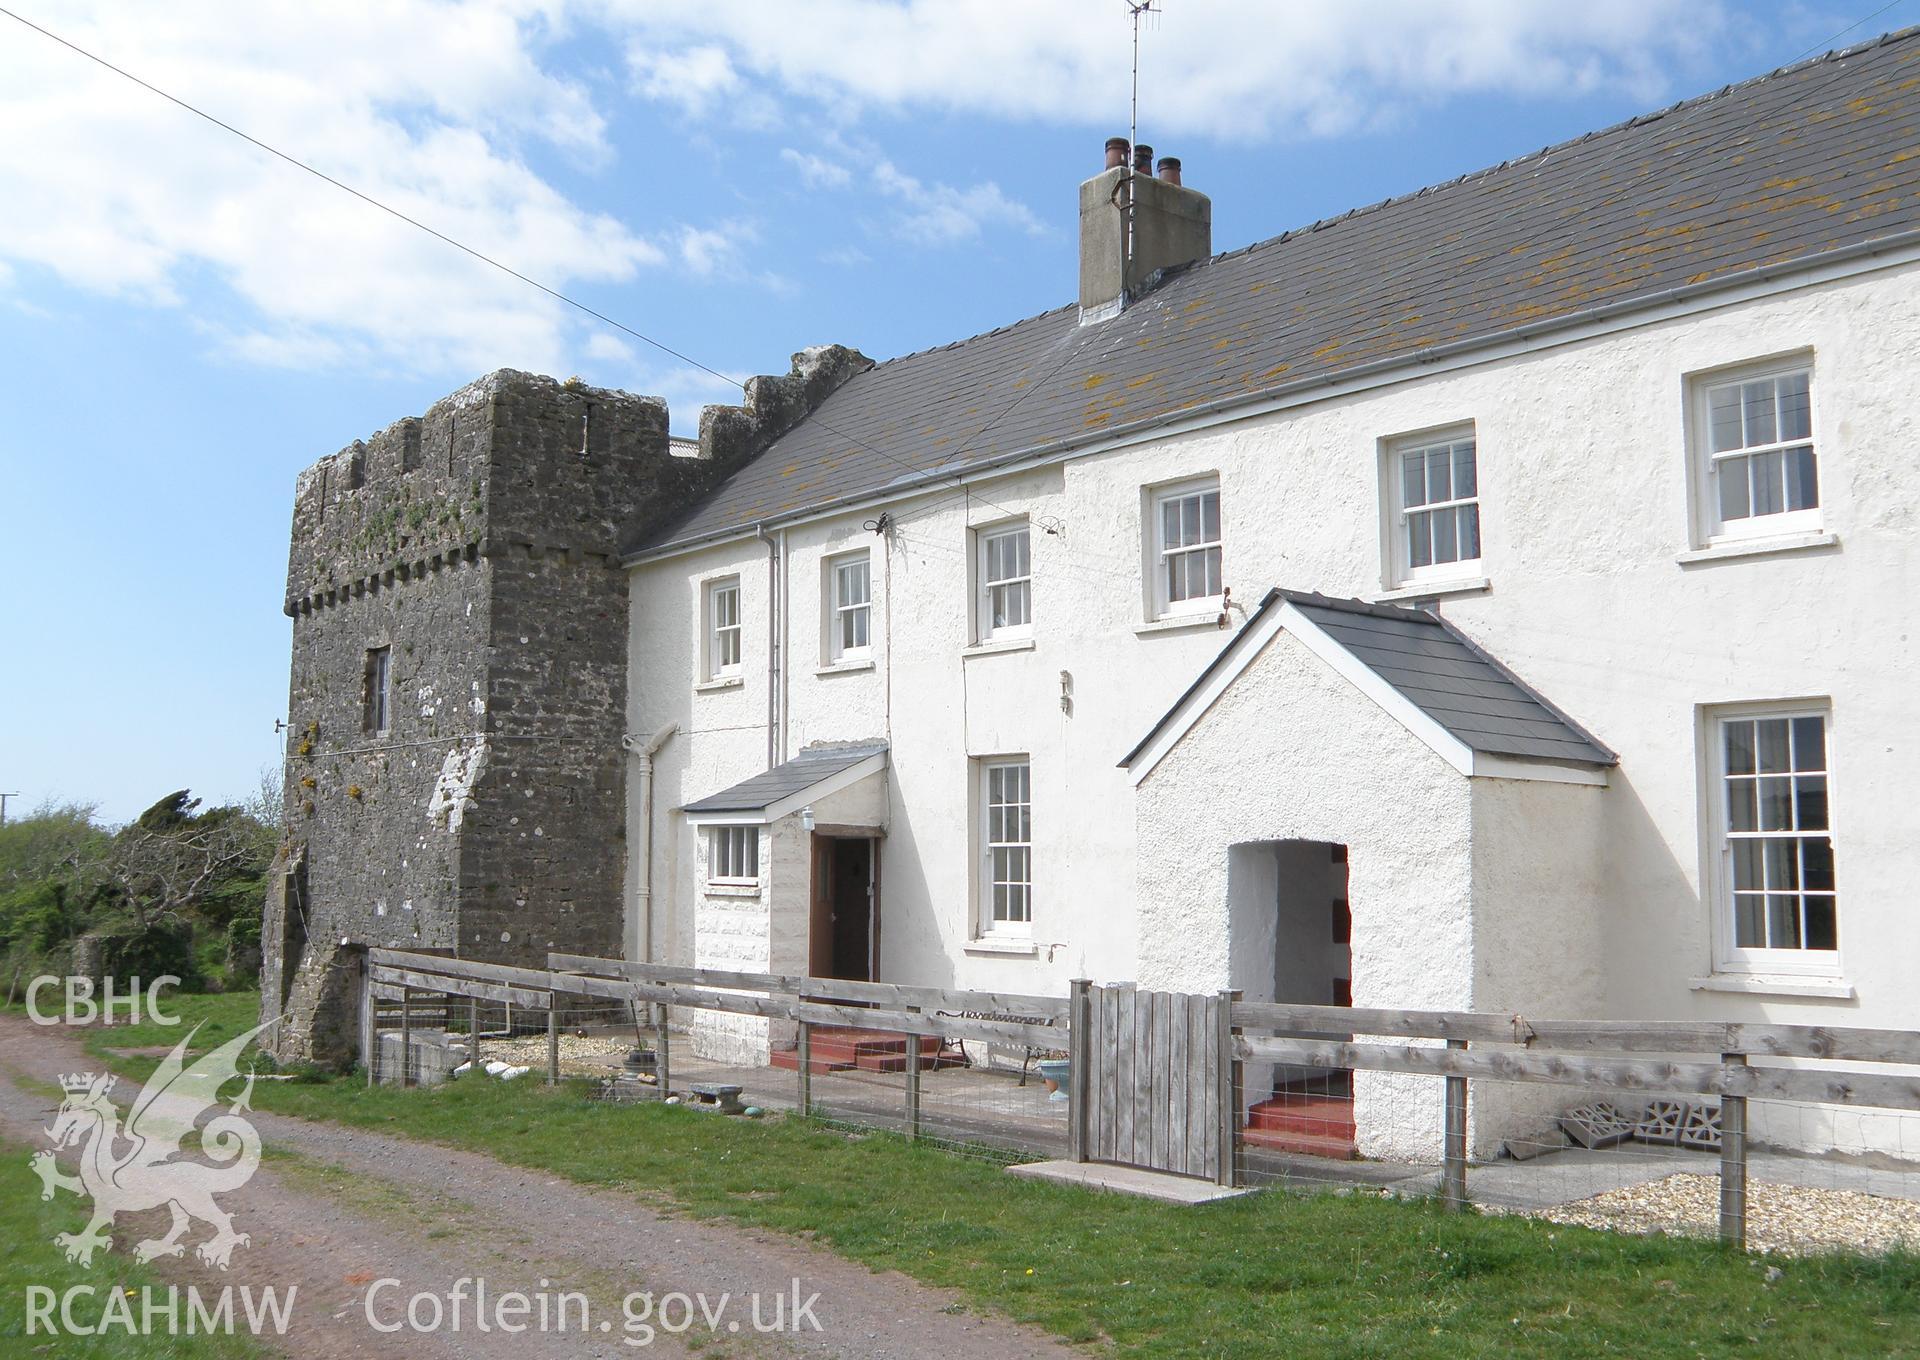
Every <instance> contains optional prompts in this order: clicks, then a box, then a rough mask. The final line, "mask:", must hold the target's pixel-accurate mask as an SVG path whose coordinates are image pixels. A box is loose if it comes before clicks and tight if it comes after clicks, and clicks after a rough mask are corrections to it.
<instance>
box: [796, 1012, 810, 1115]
mask: <svg viewBox="0 0 1920 1360" xmlns="http://www.w3.org/2000/svg"><path fill="white" fill-rule="evenodd" d="M799 1024H800V1047H799V1050H798V1052H799V1055H800V1063H799V1072H800V1113H801V1115H802V1116H803V1117H804V1116H806V1115H810V1114H812V1113H813V1030H812V1028H811V1027H810V1026H809V1025H808V1024H807V1022H806V1021H805V1020H802V1021H800V1022H799Z"/></svg>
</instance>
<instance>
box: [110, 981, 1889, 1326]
mask: <svg viewBox="0 0 1920 1360" xmlns="http://www.w3.org/2000/svg"><path fill="white" fill-rule="evenodd" d="M253 1004H254V1003H253V999H252V998H250V997H248V996H246V995H244V994H229V995H223V996H207V997H191V996H183V997H180V998H179V1004H178V1011H179V1013H180V1014H181V1015H182V1016H183V1018H185V1019H186V1020H187V1021H188V1023H192V1022H194V1021H195V1020H203V1021H204V1022H205V1024H204V1026H203V1028H202V1029H201V1030H200V1031H199V1033H198V1034H197V1035H196V1036H195V1045H194V1046H195V1047H196V1048H199V1047H202V1046H205V1045H208V1044H211V1043H217V1042H219V1041H220V1040H221V1039H223V1038H229V1037H231V1036H232V1035H234V1034H237V1033H239V1032H241V1031H243V1030H244V1029H246V1028H248V1027H249V1026H250V1025H251V1024H252V1022H253V1009H252V1007H253ZM184 1033H185V1030H183V1029H177V1028H176V1029H163V1028H159V1027H154V1026H140V1027H133V1026H127V1027H119V1028H115V1029H110V1030H101V1031H95V1032H93V1033H91V1034H90V1035H89V1037H88V1041H87V1042H88V1046H89V1048H90V1049H91V1050H92V1051H94V1052H95V1053H96V1054H99V1055H101V1056H103V1057H110V1058H111V1060H112V1061H113V1063H114V1065H115V1066H116V1067H118V1068H120V1069H121V1070H123V1071H127V1072H129V1073H132V1074H141V1073H143V1072H144V1070H145V1069H146V1068H148V1067H150V1066H151V1065H152V1062H153V1059H151V1058H141V1057H113V1056H112V1053H113V1050H117V1049H124V1048H137V1047H146V1046H152V1045H160V1044H170V1043H173V1042H176V1041H177V1040H178V1039H179V1037H180V1036H181V1035H182V1034H184ZM255 1104H256V1106H257V1107H258V1108H260V1109H262V1110H271V1111H274V1112H276V1113H281V1114H287V1115H294V1116H299V1117H304V1118H310V1119H324V1120H331V1121H335V1122H339V1123H344V1124H349V1125H354V1126H358V1127H362V1128H367V1129H372V1130H378V1131H380V1132H382V1133H388V1134H397V1135H403V1136H406V1137H410V1138H419V1139H425V1140H430V1141H433V1142H438V1143H444V1144H447V1145H450V1146H455V1147H461V1148H466V1149H470V1150H473V1151H476V1152H484V1153H487V1154H489V1155H491V1156H493V1157H496V1158H498V1159H500V1160H501V1161H504V1162H510V1163H513V1164H515V1165H518V1166H524V1167H528V1168H533V1169H537V1170H540V1171H544V1172H548V1173H552V1174H556V1175H560V1176H564V1177H567V1178H569V1179H571V1180H574V1181H577V1182H580V1183H582V1184H586V1185H593V1186H604V1187H609V1188H613V1189H617V1190H619V1191H622V1192H625V1193H629V1194H633V1195H636V1196H638V1197H640V1198H642V1199H644V1200H646V1201H648V1202H649V1203H652V1204H655V1205H659V1206H665V1207H670V1208H672V1209H674V1210H676V1211H678V1212H684V1213H687V1214H691V1215H694V1216H699V1217H725V1218H730V1219H733V1220H736V1221H738V1222H741V1223H747V1224H752V1225H754V1226H757V1227H764V1228H770V1229H775V1230H778V1231H781V1232H786V1233H793V1234H797V1235H802V1236H808V1237H811V1238H813V1239H814V1240H816V1241H818V1242H820V1243H822V1244H823V1245H825V1246H828V1247H830V1248H832V1249H833V1250H834V1251H836V1252H838V1253H839V1254H841V1255H843V1256H846V1257H849V1258H851V1259H853V1260H856V1261H860V1262H863V1263H865V1264H867V1265H869V1266H871V1267H873V1268H875V1269H892V1270H900V1271H903V1272H905V1273H906V1274H908V1275H911V1276H914V1277H916V1278H918V1279H920V1280H923V1281H925V1282H927V1283H929V1284H933V1285H940V1286H946V1287H950V1288H953V1289H956V1290H959V1291H961V1292H962V1293H963V1294H964V1295H965V1296H966V1297H967V1298H968V1299H970V1300H971V1301H973V1302H974V1303H976V1304H977V1305H980V1306H983V1307H986V1308H991V1309H994V1310H996V1311H999V1312H1002V1313H1005V1314H1007V1315H1008V1316H1011V1317H1014V1318H1017V1319H1019V1320H1021V1321H1023V1322H1029V1323H1033V1324H1036V1325H1039V1326H1042V1327H1045V1328H1047V1329H1048V1330H1050V1331H1052V1332H1054V1333H1056V1334H1058V1335H1060V1336H1062V1337H1066V1338H1068V1339H1069V1340H1074V1341H1082V1342H1092V1343H1096V1344H1100V1345H1102V1346H1104V1347H1106V1348H1110V1349H1111V1351H1112V1352H1114V1353H1116V1354H1120V1355H1127V1356H1135V1355H1139V1356H1145V1355H1152V1356H1253V1355H1267V1354H1284V1353H1288V1352H1290V1351H1293V1350H1296V1349H1298V1350H1301V1351H1303V1352H1304V1353H1306V1354H1310V1355H1314V1356H1316V1357H1374V1356H1380V1355H1384V1354H1392V1355H1394V1356H1395V1357H1396V1360H1412V1358H1413V1357H1436V1360H1437V1358H1438V1357H1455V1356H1459V1355H1463V1354H1464V1355H1476V1356H1521V1355H1541V1354H1555V1355H1568V1354H1571V1355H1606V1354H1620V1355H1630V1356H1634V1357H1640V1358H1644V1360H1654V1358H1656V1357H1689V1358H1690V1357H1695V1356H1701V1355H1708V1356H1721V1355H1728V1356H1831V1355H1912V1354H1920V1258H1915V1257H1912V1256H1890V1257H1884V1258H1874V1259H1866V1258H1860V1257H1851V1256H1831V1257H1815V1258H1807V1259H1803V1260H1796V1261H1765V1260H1760V1259H1756V1258H1749V1257H1746V1256H1743V1255H1741V1254H1738V1253H1735V1252H1730V1251H1727V1250H1725V1249H1722V1248H1720V1247H1717V1246H1715V1245H1713V1244H1710V1243H1701V1242H1692V1241H1681V1240H1671V1239H1662V1238H1634V1237H1625V1236H1619V1235H1615V1234H1611V1233H1602V1232H1592V1231H1587V1230H1583V1229H1577V1228H1566V1227H1557V1226H1554V1225H1550V1224H1545V1223H1539V1222H1535V1221H1531V1220H1524V1219H1512V1218H1481V1217H1479V1216H1477V1215H1472V1214H1467V1215H1450V1214H1445V1213H1442V1212H1441V1211H1440V1210H1439V1209H1438V1208H1437V1207H1436V1206H1434V1205H1432V1204H1426V1203H1408V1202H1401V1201H1387V1200H1382V1199H1379V1198H1376V1197H1372V1196H1361V1195H1317V1196H1294V1195H1288V1194H1283V1193H1269V1194H1263V1195H1254V1196H1248V1197H1246V1198H1242V1199H1237V1200H1230V1201H1225V1202H1221V1203H1216V1204H1210V1205H1203V1206H1197V1207H1177V1206H1171V1205H1162V1204H1152V1203H1147V1202H1144V1201H1139V1200H1133V1199H1127V1198H1122V1197H1120V1196H1114V1195H1100V1194H1093V1193H1089V1192H1086V1191H1081V1190H1076V1189H1073V1188H1070V1187H1065V1186H1056V1185H1047V1184H1036V1183H1033V1182H1027V1181H1017V1180H1014V1179H1012V1178H1011V1177H1008V1176H1007V1175H1005V1174H1004V1173H1003V1172H1002V1171H1000V1170H999V1169H997V1168H995V1167H993V1166H991V1165H985V1164H981V1163H979V1162H976V1161H972V1160H968V1159H963V1158H958V1157H953V1156H949V1155H947V1154H944V1153H941V1152H938V1151H935V1150H933V1149H930V1148H927V1147H916V1146H913V1145H910V1144H907V1143H905V1142H903V1141H902V1140H900V1139H897V1138H894V1137H892V1136H888V1135H881V1134H848V1133H846V1132H844V1131H837V1130H832V1129H827V1128H823V1127H821V1126H819V1125H817V1124H814V1123H812V1122H810V1121H805V1120H795V1119H785V1120H779V1119H776V1120H767V1121H758V1122H750V1121H746V1120H730V1119H723V1118H719V1117H716V1116H712V1115H705V1114H699V1113H696V1112H694V1111H691V1110H685V1109H678V1108H667V1107H663V1106H652V1105H643V1106H621V1105H608V1104H604V1103H601V1102H596V1101H592V1100H589V1099H588V1098H587V1096H586V1093H585V1091H584V1090H583V1089H581V1088H579V1087H578V1086H562V1087H561V1088H559V1089H557V1090H548V1089H547V1088H545V1087H544V1086H542V1085H541V1084H539V1083H538V1082H537V1081H535V1080H532V1079H528V1080H523V1081H519V1082H511V1083H503V1082H492V1081H486V1082H482V1081H461V1082H456V1083H453V1084H451V1085H448V1086H444V1087H440V1088H437V1089H433V1090H414V1091H399V1090H394V1089H390V1088H379V1089H372V1090H370V1089H368V1088H367V1087H366V1085H365V1084H364V1080H363V1079H357V1078H342V1079H339V1080H332V1081H324V1082H266V1083H262V1084H261V1085H260V1086H259V1087H258V1088H257V1089H256V1091H255ZM1770 1267H1771V1268H1770ZM1769 1277H1771V1278H1769Z"/></svg>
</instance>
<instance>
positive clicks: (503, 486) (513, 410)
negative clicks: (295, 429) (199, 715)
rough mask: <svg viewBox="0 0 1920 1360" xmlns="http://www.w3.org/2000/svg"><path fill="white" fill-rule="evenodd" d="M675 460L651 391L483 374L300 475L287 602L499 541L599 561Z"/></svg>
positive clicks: (351, 588)
mask: <svg viewBox="0 0 1920 1360" xmlns="http://www.w3.org/2000/svg"><path fill="white" fill-rule="evenodd" d="M685 461H686V460H685V459H680V458H675V457H673V455H672V454H671V452H670V450H669V446H668V439H667V409H666V404H665V403H664V402H663V401H661V400H660V399H659V398H657V397H643V396H634V395H632V394H630V393H627V392H619V391H614V390H611V389H608V388H600V387H589V386H587V385H586V384H584V383H581V382H579V381H578V380H570V381H568V382H564V383H563V382H557V381H555V380H554V379H552V378H546V377H539V376H536V375H534V374H530V373H520V372H516V371H514V370H512V369H501V370H499V371H498V372H495V373H490V374H488V375H487V376H486V377H484V378H481V379H479V380H478V381H476V382H473V383H469V384H468V385H467V386H466V387H463V388H461V389H460V390H459V391H457V392H455V393H453V394H452V395H450V396H448V397H446V398H443V399H442V400H440V401H438V402H435V403H434V404H433V406H432V407H431V408H430V409H429V410H428V411H427V413H426V414H425V415H424V416H410V417H408V418H406V419H405V420H401V421H397V422H395V423H394V424H392V425H390V426H388V427H387V428H386V429H384V430H381V431H380V432H379V433H377V434H375V435H373V436H372V437H371V438H369V439H366V440H355V441H354V442H353V443H352V444H350V445H348V446H347V447H346V448H344V449H342V450H341V451H340V452H338V453H336V454H333V455H331V456H330V457H327V458H323V459H321V460H320V461H319V462H317V463H315V464H314V465H313V466H312V467H310V468H308V469H307V470H306V471H304V472H302V473H301V474H300V477H299V479H298V481H297V483H296V485H295V492H294V512H293V534H292V543H291V549H290V553H289V557H288V563H287V593H286V612H287V613H288V614H299V613H311V612H312V611H313V610H314V609H316V608H324V607H326V606H327V605H328V604H330V603H337V602H338V600H339V599H340V598H342V597H343V596H348V595H357V594H365V593H366V592H368V591H377V590H381V589H386V588H391V587H393V586H395V585H398V584H404V583H406V582H408V581H411V580H416V579H419V578H421V577H423V576H426V575H429V574H431V573H434V572H438V571H442V570H446V569H448V568H450V567H457V566H460V565H463V564H466V563H470V562H472V561H474V560H476V559H478V558H480V557H483V556H488V555H492V554H494V553H498V552H504V551H516V550H517V551H522V552H530V553H563V554H581V555H586V556H589V557H598V558H604V559H606V560H607V561H609V562H611V561H613V560H614V559H615V557H616V555H617V553H618V551H619V548H620V539H621V536H622V533H623V532H624V530H625V528H626V526H627V525H628V524H630V523H631V522H632V521H633V520H634V518H635V517H636V515H637V514H638V513H639V512H640V509H641V507H643V506H645V505H648V504H650V503H651V501H652V500H653V499H654V497H655V496H656V495H657V494H658V492H659V491H661V490H665V491H667V492H668V493H669V494H670V495H676V496H677V495H678V494H680V492H681V488H680V487H679V486H678V485H677V483H678V482H679V481H680V480H682V474H681V473H680V471H679V469H678V468H677V467H676V466H675V465H676V464H681V463H684V462H685ZM663 477H664V478H665V479H666V480H667V481H668V482H670V483H676V485H672V486H668V487H665V488H661V487H658V486H657V485H656V484H657V483H659V482H660V481H661V480H662V478H663Z"/></svg>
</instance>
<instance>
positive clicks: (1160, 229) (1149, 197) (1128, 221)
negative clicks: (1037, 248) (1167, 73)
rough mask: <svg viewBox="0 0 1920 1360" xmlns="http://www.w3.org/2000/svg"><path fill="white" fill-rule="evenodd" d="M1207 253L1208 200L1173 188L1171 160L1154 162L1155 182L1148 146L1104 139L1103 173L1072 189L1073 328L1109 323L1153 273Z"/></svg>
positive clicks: (1174, 162)
mask: <svg viewBox="0 0 1920 1360" xmlns="http://www.w3.org/2000/svg"><path fill="white" fill-rule="evenodd" d="M1129 151H1131V152H1132V155H1131V157H1129V155H1128V152H1129ZM1129 162H1131V163H1129ZM1212 254H1213V201H1212V200H1211V199H1209V198H1208V197H1207V196H1206V195H1205V194H1203V193H1199V192H1196V191H1195V190H1192V189H1188V188H1186V187H1185V186H1183V185H1182V184H1181V183H1180V161H1179V158H1178V157H1175V156H1162V157H1161V158H1160V177H1159V178H1158V179H1155V178H1154V176H1153V148H1152V147H1150V146H1145V145H1140V146H1130V145H1129V143H1128V141H1127V139H1126V138H1125V137H1109V138H1108V139H1107V146H1106V168H1105V169H1104V170H1102V171H1101V172H1100V173H1099V174H1097V175H1095V176H1094V177H1093V178H1092V179H1090V180H1087V181H1086V182H1085V183H1084V184H1082V185H1081V186H1080V321H1081V324H1082V325H1085V324H1088V323H1090V322H1094V321H1104V320H1106V319H1107V318H1108V317H1111V316H1117V315H1118V314H1119V313H1120V311H1121V309H1122V308H1124V307H1125V306H1126V304H1127V302H1128V301H1129V300H1130V299H1132V298H1137V297H1139V296H1140V295H1141V294H1142V293H1143V292H1145V291H1146V290H1147V289H1148V288H1149V287H1150V286H1151V285H1152V281H1153V279H1154V276H1155V275H1156V274H1158V273H1160V271H1161V270H1164V269H1173V268H1176V267H1178V266H1180V265H1184V264H1192V263H1193V262H1194V261H1195V260H1204V259H1206V258H1207V257H1208V256H1210V255H1212Z"/></svg>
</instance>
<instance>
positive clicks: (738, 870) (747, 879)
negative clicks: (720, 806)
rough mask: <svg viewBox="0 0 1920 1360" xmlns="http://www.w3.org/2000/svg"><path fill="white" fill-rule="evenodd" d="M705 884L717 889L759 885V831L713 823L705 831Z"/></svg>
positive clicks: (737, 824)
mask: <svg viewBox="0 0 1920 1360" xmlns="http://www.w3.org/2000/svg"><path fill="white" fill-rule="evenodd" d="M706 833H707V834H706V839H707V882H708V883H710V884H713V885H715V886H717V887H726V888H757V887H759V886H760V828H759V827H758V826H754V825H750V824H742V823H739V822H716V823H714V824H713V825H711V826H709V827H707V829H706Z"/></svg>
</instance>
